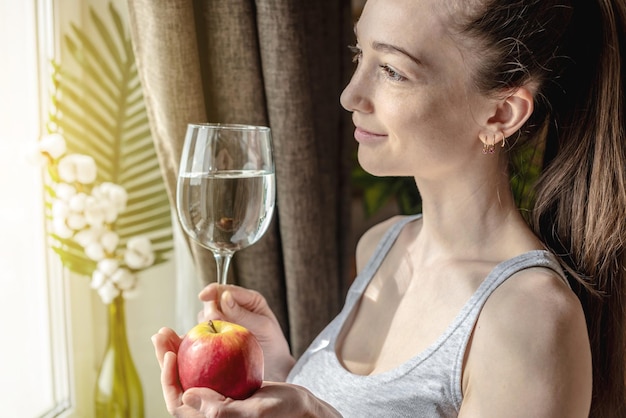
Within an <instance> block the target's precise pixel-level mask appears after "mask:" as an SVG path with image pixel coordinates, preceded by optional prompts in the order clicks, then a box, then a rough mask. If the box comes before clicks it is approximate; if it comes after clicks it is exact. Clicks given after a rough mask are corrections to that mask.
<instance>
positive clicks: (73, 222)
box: [66, 212, 87, 231]
mask: <svg viewBox="0 0 626 418" xmlns="http://www.w3.org/2000/svg"><path fill="white" fill-rule="evenodd" d="M66 223H67V226H69V227H70V228H72V229H73V230H74V231H79V230H81V229H83V228H84V227H86V226H87V221H86V220H85V217H84V216H83V215H82V214H81V213H73V212H70V213H69V214H68V215H67V219H66Z"/></svg>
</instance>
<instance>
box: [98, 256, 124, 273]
mask: <svg viewBox="0 0 626 418" xmlns="http://www.w3.org/2000/svg"><path fill="white" fill-rule="evenodd" d="M119 266H120V265H119V263H118V262H117V260H114V259H112V258H105V259H104V260H102V261H100V262H98V270H100V271H101V272H103V273H104V274H106V275H107V276H108V277H111V276H112V275H113V273H115V271H117V269H118V268H119Z"/></svg>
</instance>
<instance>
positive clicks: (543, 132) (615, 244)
mask: <svg viewBox="0 0 626 418" xmlns="http://www.w3.org/2000/svg"><path fill="white" fill-rule="evenodd" d="M459 1H465V0H459ZM480 3H481V4H482V7H480V10H474V13H472V12H468V15H467V16H465V17H466V19H465V20H462V21H461V20H459V21H458V22H457V23H458V25H459V31H460V33H461V34H464V35H466V36H469V37H471V38H472V39H474V40H477V41H478V45H479V46H480V50H481V51H482V52H481V54H482V60H481V63H482V64H483V65H482V66H481V67H480V68H479V69H478V72H477V74H476V78H475V82H476V86H477V88H478V89H480V90H481V91H483V92H485V93H496V94H497V93H498V92H502V91H509V90H511V89H515V88H518V87H521V86H524V85H526V84H527V83H531V82H532V83H533V84H534V85H536V86H537V93H536V95H535V107H534V108H535V110H534V112H533V115H532V116H531V118H530V119H529V120H528V122H527V123H526V125H525V126H524V128H523V129H521V130H520V131H519V137H518V141H517V143H518V144H521V143H524V142H526V141H527V140H535V141H537V142H540V143H542V144H544V146H545V153H544V170H543V173H542V176H541V178H540V180H539V182H538V184H537V187H536V190H535V203H534V207H533V209H532V211H531V214H530V216H529V218H530V219H529V222H530V224H531V227H532V228H533V229H534V231H535V233H536V234H537V235H538V236H539V237H540V238H541V240H542V241H543V242H544V243H545V245H546V246H547V247H548V248H549V249H550V250H552V251H553V252H554V253H555V254H556V255H557V256H558V257H559V258H560V261H561V264H562V265H563V267H564V269H565V271H566V272H567V274H568V277H569V280H570V283H571V285H572V288H573V289H574V291H575V292H576V294H577V295H578V297H579V299H580V302H581V304H582V307H583V310H584V312H585V317H586V319H587V327H588V331H589V338H590V342H591V351H592V356H593V375H594V377H593V398H592V406H591V414H590V417H592V418H621V417H626V299H625V298H626V270H625V269H626V267H625V263H626V259H625V257H626V136H625V133H624V130H625V127H626V120H625V112H626V102H625V95H626V92H625V91H624V89H625V88H626V85H625V84H624V80H625V77H626V63H625V56H626V39H625V37H626V34H625V31H626V2H625V1H624V0H482V1H481V2H480Z"/></svg>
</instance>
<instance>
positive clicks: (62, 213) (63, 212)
mask: <svg viewBox="0 0 626 418" xmlns="http://www.w3.org/2000/svg"><path fill="white" fill-rule="evenodd" d="M69 214H70V207H69V206H68V205H67V203H66V202H64V201H62V200H55V201H54V202H53V203H52V217H53V218H54V219H63V222H65V220H66V219H67V217H68V216H69Z"/></svg>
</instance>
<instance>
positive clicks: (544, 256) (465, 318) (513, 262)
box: [451, 250, 570, 405]
mask: <svg viewBox="0 0 626 418" xmlns="http://www.w3.org/2000/svg"><path fill="white" fill-rule="evenodd" d="M534 267H544V268H548V269H550V270H552V271H554V272H555V273H556V274H557V275H558V277H559V278H560V279H561V280H562V281H563V282H564V283H565V284H566V285H567V286H568V287H570V285H569V282H568V281H567V278H566V276H565V273H564V272H563V269H562V268H561V266H560V264H559V262H558V261H557V259H556V257H555V256H554V255H553V254H552V253H550V252H549V251H547V250H531V251H528V252H525V253H522V254H520V255H518V256H516V257H513V258H511V259H508V260H505V261H503V262H501V263H500V264H498V265H497V266H496V267H494V269H493V270H492V271H491V272H490V273H489V275H487V277H486V278H485V280H484V281H483V282H482V283H481V284H480V286H479V287H478V289H477V290H476V292H474V294H473V295H472V297H471V298H470V300H469V301H468V302H467V303H466V305H465V306H464V307H463V309H462V310H461V312H460V313H459V315H458V316H457V317H456V319H455V321H454V324H453V325H452V329H453V330H454V331H452V335H451V341H454V340H456V341H457V343H456V344H458V351H457V356H456V359H455V361H454V363H453V364H454V367H453V376H454V380H453V381H454V382H455V383H456V384H455V385H454V390H453V392H452V393H453V397H454V401H455V403H456V404H457V405H460V404H461V400H462V394H461V392H462V391H461V379H462V370H463V359H464V357H465V351H466V349H467V344H468V342H469V337H470V335H471V333H472V330H473V329H474V326H475V325H476V321H477V320H478V316H479V315H480V312H481V310H482V308H483V306H484V305H485V303H486V302H487V299H489V296H491V294H492V293H493V292H494V291H495V290H496V289H497V288H498V286H500V285H501V284H502V283H504V282H505V281H506V280H507V279H509V278H510V277H512V276H513V275H515V274H516V273H519V272H521V271H523V270H526V269H529V268H534Z"/></svg>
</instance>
